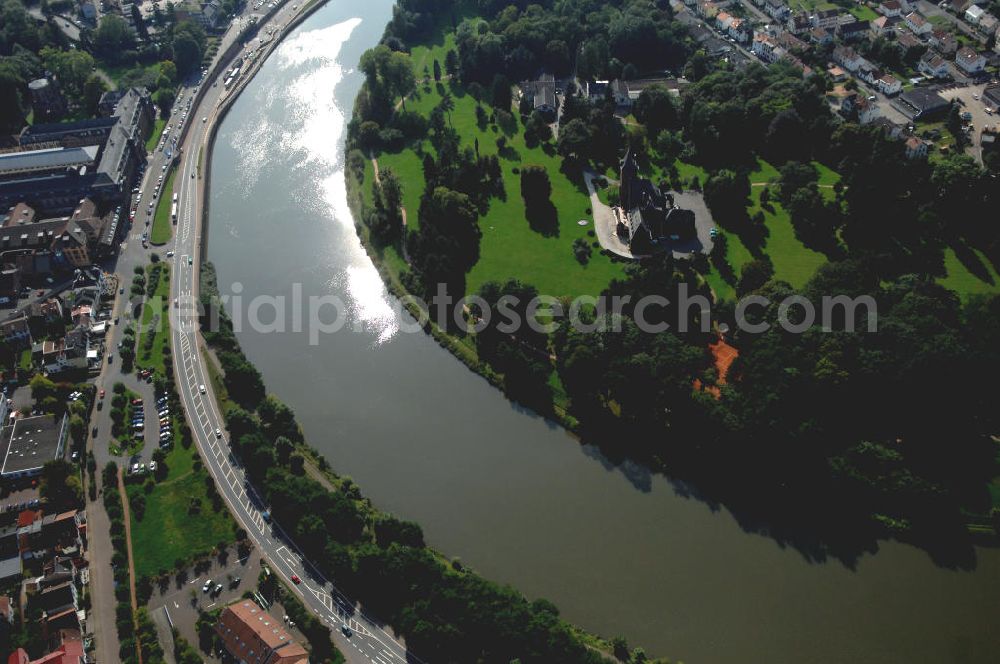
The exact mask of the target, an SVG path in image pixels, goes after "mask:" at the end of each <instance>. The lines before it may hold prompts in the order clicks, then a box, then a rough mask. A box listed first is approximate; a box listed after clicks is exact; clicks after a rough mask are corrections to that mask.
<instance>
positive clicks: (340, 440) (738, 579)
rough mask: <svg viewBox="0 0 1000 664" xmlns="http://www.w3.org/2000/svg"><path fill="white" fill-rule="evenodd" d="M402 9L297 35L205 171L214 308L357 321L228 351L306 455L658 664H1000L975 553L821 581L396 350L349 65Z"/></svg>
mask: <svg viewBox="0 0 1000 664" xmlns="http://www.w3.org/2000/svg"><path fill="white" fill-rule="evenodd" d="M390 10H391V4H390V2H389V1H388V0H369V1H366V2H364V3H361V2H357V1H356V0H352V1H351V2H331V3H329V4H328V5H327V6H326V7H324V8H322V9H320V10H319V11H318V12H317V13H315V14H314V15H313V16H311V17H310V18H309V19H308V20H306V21H305V22H304V24H303V25H301V26H300V27H299V28H298V29H297V30H296V31H295V32H294V34H292V35H291V36H290V37H289V38H287V40H286V41H285V42H284V43H283V44H282V45H281V46H280V47H279V48H278V49H277V51H276V52H275V53H274V55H273V56H272V57H271V59H270V60H269V61H268V62H267V63H265V65H264V67H263V68H262V70H261V72H260V73H259V74H258V75H257V77H256V79H255V80H254V81H253V82H252V83H251V84H250V85H249V87H248V88H247V90H246V91H245V92H244V94H243V95H242V97H241V98H240V99H239V100H238V101H237V102H236V104H235V105H234V107H233V109H232V111H231V112H230V113H229V115H228V116H227V118H226V119H225V121H224V122H223V124H222V126H221V128H220V131H219V134H218V139H217V142H216V147H215V152H214V157H213V161H212V171H211V177H212V189H211V199H210V203H211V219H210V221H209V230H208V233H209V238H208V257H209V259H210V260H212V261H213V262H214V263H215V265H216V266H217V269H218V275H219V280H220V288H221V290H222V292H223V293H229V292H233V290H234V289H233V286H234V284H238V286H237V288H236V290H240V289H241V294H242V296H243V297H245V298H249V297H250V296H252V295H259V294H267V295H279V296H289V297H290V296H292V294H293V292H294V290H293V288H298V286H296V287H293V284H300V285H301V286H300V287H301V292H302V293H303V294H304V296H305V297H309V296H310V295H313V296H316V295H337V296H338V297H340V298H342V299H343V301H344V302H345V303H346V305H347V311H346V319H347V321H348V324H347V325H346V326H345V327H344V328H343V329H342V330H340V331H339V332H337V333H334V334H326V335H321V337H320V338H319V341H318V343H317V344H316V345H311V344H310V340H309V336H308V334H307V332H295V331H292V330H291V325H290V324H289V325H288V326H287V327H288V328H289V331H286V332H285V333H268V332H265V331H251V330H249V329H244V330H243V331H240V332H239V335H238V336H239V339H240V342H241V343H242V345H243V348H244V350H245V351H246V353H247V355H248V356H249V357H250V359H251V360H252V361H253V362H254V363H256V364H257V366H258V367H259V368H260V370H261V371H262V373H263V375H264V378H265V380H266V382H267V384H268V387H269V389H270V390H271V391H273V392H274V393H276V394H277V395H279V396H280V397H281V398H282V399H283V400H284V401H286V402H287V403H288V404H290V405H291V406H292V407H293V408H294V409H295V411H296V413H297V415H298V417H299V420H300V422H301V423H302V425H303V427H304V429H305V432H306V434H307V437H308V439H309V442H310V443H311V444H312V445H313V446H314V447H316V448H317V449H319V450H320V451H321V452H322V453H323V454H324V455H325V456H326V457H327V459H328V460H329V461H330V462H331V464H332V465H333V466H334V467H335V468H336V469H337V471H338V472H340V473H341V474H345V475H349V476H351V477H353V478H354V479H355V480H356V481H357V482H358V484H359V485H360V486H361V488H362V490H363V491H364V492H365V494H366V495H368V496H370V497H371V498H372V500H373V501H374V502H375V503H376V504H377V505H378V506H380V507H382V508H384V509H386V510H389V511H391V512H394V513H395V514H397V515H399V516H401V517H404V518H407V519H412V520H414V521H417V522H419V523H420V524H421V525H422V526H423V528H424V532H425V534H426V537H427V540H428V542H429V543H430V544H431V545H432V546H434V547H435V548H437V549H438V550H440V551H442V552H444V553H446V554H447V555H449V556H452V557H459V558H461V559H462V561H463V562H464V563H465V564H467V565H471V566H472V567H474V568H475V569H477V570H478V571H480V572H481V573H483V574H484V575H485V576H487V577H489V578H492V579H494V580H497V581H502V582H507V583H510V584H512V585H513V586H515V587H516V588H518V589H519V590H521V591H522V592H524V593H525V594H526V595H528V596H529V597H546V598H548V599H551V600H552V601H554V602H555V603H556V604H557V605H558V606H559V607H560V609H561V610H562V612H563V615H564V616H565V617H566V618H567V619H569V620H570V621H572V622H574V623H577V624H579V625H581V626H583V627H585V628H587V629H589V630H592V631H594V632H596V633H599V634H602V635H606V636H614V635H617V634H621V635H624V636H626V637H627V638H628V639H629V641H630V643H632V644H636V645H641V646H643V647H644V648H645V649H646V650H647V652H650V653H652V654H656V655H663V656H669V657H671V658H674V659H680V660H683V661H685V662H688V663H689V664H690V663H706V662H713V663H716V662H718V663H734V664H735V663H737V662H738V663H741V664H743V663H745V662H817V663H825V662H831V663H832V662H848V661H849V662H908V663H909V664H915V663H917V662H928V663H930V662H934V663H939V662H997V661H1000V551H997V550H990V549H979V550H977V551H976V556H977V561H978V564H977V566H976V569H975V571H974V572H958V571H952V570H948V569H943V568H940V567H937V566H935V565H934V563H933V562H932V561H931V560H930V558H929V557H928V555H927V554H926V553H924V552H922V551H920V550H918V549H916V548H913V547H910V546H906V545H902V544H896V543H882V545H881V546H880V549H879V551H878V553H876V554H874V555H865V556H863V557H862V558H861V559H860V560H859V561H858V563H857V564H856V565H855V566H854V569H849V568H847V567H845V566H844V565H842V564H841V563H838V562H825V563H815V562H809V561H808V560H806V558H805V557H803V556H802V555H801V554H800V553H799V552H797V551H795V550H793V549H789V548H783V547H781V546H779V544H777V543H776V542H775V541H774V540H772V539H770V538H768V537H766V536H761V535H756V534H750V533H747V532H745V531H744V530H743V529H742V528H741V527H740V525H739V524H738V523H737V522H736V520H735V519H734V518H733V516H732V515H731V514H729V513H728V512H727V511H726V510H724V509H721V510H713V509H712V508H711V507H710V506H708V505H706V504H705V503H703V502H700V501H698V500H696V499H692V498H686V497H684V495H683V492H681V491H679V490H677V489H676V488H675V486H674V485H673V484H671V482H669V481H668V480H666V479H664V478H661V477H658V476H652V477H649V476H647V475H646V474H645V473H644V472H642V470H641V469H639V468H634V467H630V466H628V465H626V466H624V467H623V466H618V465H615V464H611V463H609V462H608V461H607V460H606V459H604V458H603V457H602V455H601V454H600V453H599V452H598V451H597V450H596V449H594V448H592V447H589V446H584V445H580V444H579V443H578V442H577V441H576V440H574V439H573V438H572V437H570V436H569V435H567V434H566V432H564V431H563V430H562V429H560V428H559V427H558V426H555V425H553V424H551V423H549V422H547V421H545V420H544V419H541V418H539V417H537V416H534V415H533V414H531V413H528V412H525V411H524V410H523V409H520V408H518V407H516V406H514V405H512V404H511V403H510V402H508V401H507V400H506V399H505V398H504V397H503V396H502V395H501V394H500V393H499V392H498V391H496V390H494V389H493V388H492V387H490V386H489V385H488V384H487V383H486V382H485V381H484V380H482V379H481V378H479V377H477V376H476V375H474V374H473V373H471V372H469V371H468V370H467V369H466V368H465V367H464V366H463V365H462V364H460V363H459V362H458V361H456V360H455V359H454V358H452V357H451V356H450V355H449V354H448V353H447V352H445V351H444V350H442V349H440V348H439V347H438V346H437V345H436V344H435V343H434V341H433V340H432V339H430V338H429V337H426V336H425V335H423V334H412V333H405V332H404V331H402V330H401V329H400V323H401V321H400V318H399V316H398V314H397V313H396V312H395V311H394V307H393V306H392V304H391V300H390V298H389V297H388V296H387V294H386V292H385V289H384V287H383V286H382V283H381V281H380V279H379V276H378V274H377V272H376V271H375V269H374V267H373V266H372V264H371V262H370V261H369V260H368V258H367V256H366V255H365V252H364V250H363V249H362V247H361V245H360V244H359V242H358V240H357V238H356V236H355V232H354V226H353V221H352V219H351V214H350V211H349V210H348V207H347V202H346V196H345V189H344V177H343V157H344V154H343V145H342V144H343V138H344V132H345V123H346V119H347V118H348V117H349V115H350V109H351V108H352V104H353V99H354V96H355V95H356V93H357V91H358V88H359V86H360V84H361V80H362V77H361V75H360V74H359V72H358V71H357V70H356V63H357V62H358V59H359V57H360V55H361V53H362V52H363V51H364V50H365V49H366V48H369V47H371V46H372V45H374V44H375V43H376V42H377V40H378V38H379V37H380V35H381V34H382V31H383V28H384V26H385V23H386V21H387V20H388V19H389V17H390V14H391V11H390ZM365 186H370V185H369V184H367V183H366V185H365ZM261 311H262V313H261V318H262V319H263V320H269V319H270V314H269V313H268V312H269V311H270V309H269V308H268V307H266V306H265V307H263V308H262V310H261ZM418 654H419V653H418Z"/></svg>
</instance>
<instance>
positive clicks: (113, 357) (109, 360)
mask: <svg viewBox="0 0 1000 664" xmlns="http://www.w3.org/2000/svg"><path fill="white" fill-rule="evenodd" d="M114 360H115V354H114V353H108V364H111V363H112V362H114Z"/></svg>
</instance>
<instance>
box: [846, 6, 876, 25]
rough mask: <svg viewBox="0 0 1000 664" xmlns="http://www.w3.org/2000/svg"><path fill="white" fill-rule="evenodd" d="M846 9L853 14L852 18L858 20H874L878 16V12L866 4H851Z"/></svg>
mask: <svg viewBox="0 0 1000 664" xmlns="http://www.w3.org/2000/svg"><path fill="white" fill-rule="evenodd" d="M848 11H850V12H851V13H852V14H854V18H856V19H858V20H859V21H874V20H875V19H877V18H878V16H879V15H878V13H877V12H876V11H875V10H874V9H872V8H871V7H869V6H868V5H857V4H855V5H851V8H850V9H849V10H848Z"/></svg>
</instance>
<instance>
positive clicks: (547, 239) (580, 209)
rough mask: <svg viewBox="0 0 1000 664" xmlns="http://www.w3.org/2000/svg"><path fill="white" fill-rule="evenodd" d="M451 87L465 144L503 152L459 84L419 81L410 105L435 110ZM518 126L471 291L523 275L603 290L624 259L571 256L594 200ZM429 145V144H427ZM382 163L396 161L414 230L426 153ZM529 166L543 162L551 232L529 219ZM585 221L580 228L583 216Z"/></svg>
mask: <svg viewBox="0 0 1000 664" xmlns="http://www.w3.org/2000/svg"><path fill="white" fill-rule="evenodd" d="M445 90H448V91H449V92H450V94H451V95H452V97H453V99H454V101H455V110H454V111H452V112H451V118H450V122H451V124H452V126H453V127H454V128H455V130H456V131H457V132H458V134H459V136H461V137H462V138H463V141H464V142H465V144H466V145H469V146H470V147H471V146H473V145H474V143H475V141H477V140H478V142H479V150H480V153H481V154H497V152H498V148H497V138H498V137H499V136H501V135H503V131H502V130H501V129H499V128H498V127H495V126H489V125H487V126H485V127H480V126H479V125H478V124H477V120H476V112H475V109H476V101H475V100H474V99H473V98H472V97H471V96H470V95H468V94H466V93H465V91H464V90H462V89H461V88H459V87H452V86H451V85H450V84H449V83H448V82H442V83H440V84H435V83H434V82H433V81H431V82H429V83H428V84H427V85H424V86H421V87H420V90H419V94H418V95H417V97H416V98H413V99H409V100H408V101H407V104H406V107H407V109H409V110H413V111H417V112H420V113H422V114H425V115H426V114H429V113H430V111H431V109H432V108H434V106H436V105H437V103H438V102H439V101H440V99H441V92H443V91H445ZM515 124H516V127H515V128H514V130H513V131H511V132H510V134H508V135H506V139H507V148H506V149H505V150H504V153H503V156H502V158H501V160H500V162H501V167H502V169H503V177H504V187H505V190H506V200H500V199H497V198H494V199H492V201H491V202H490V209H489V211H488V212H487V213H486V215H484V216H483V217H482V218H481V219H480V221H479V225H480V228H481V229H482V233H483V238H482V242H481V244H480V258H479V262H478V263H477V264H476V265H475V266H474V267H473V268H472V270H471V271H470V273H469V276H468V284H467V290H468V292H470V293H472V292H475V291H476V290H477V289H478V288H479V286H481V285H482V284H483V283H484V282H486V281H490V280H493V281H504V280H507V279H510V278H517V279H520V280H522V281H524V282H526V283H529V284H532V285H534V286H535V287H536V288H538V290H539V292H541V293H545V294H548V295H553V296H557V297H558V296H562V295H579V294H593V295H596V294H598V293H600V291H601V290H603V289H604V288H605V287H606V286H607V285H608V283H609V282H610V281H611V279H613V278H615V277H618V276H621V275H622V274H623V265H622V264H620V263H612V262H611V260H610V258H608V257H605V256H602V255H600V254H599V253H598V252H597V251H596V250H595V251H594V253H593V255H592V257H591V259H590V262H589V263H588V264H587V265H581V264H580V263H579V262H577V260H576V259H575V258H574V256H573V250H572V245H573V241H574V240H575V239H576V238H580V237H582V238H585V239H587V241H588V242H594V241H595V240H594V238H591V237H589V236H588V235H587V231H588V229H592V224H591V223H590V222H592V217H591V214H590V212H589V207H590V199H589V198H588V196H587V194H586V192H585V190H584V189H582V183H581V184H580V186H578V185H577V184H575V183H574V182H572V181H570V179H569V178H568V177H567V176H566V175H564V174H563V173H562V172H561V171H560V167H561V165H562V160H561V159H560V158H559V157H558V156H556V155H555V154H554V152H553V154H552V155H549V154H546V152H545V150H544V149H543V148H542V147H541V146H536V147H533V148H529V147H528V146H527V145H526V144H525V141H524V134H523V127H522V126H521V123H520V120H519V119H517V118H516V117H515ZM424 149H425V150H431V149H432V148H431V147H430V145H429V143H426V142H425V143H424ZM378 160H379V168H385V167H390V168H392V169H393V170H394V171H395V172H396V173H397V174H398V175H399V176H400V178H401V180H402V182H403V205H404V207H405V208H406V213H407V222H408V226H409V228H410V229H411V230H413V229H415V228H416V227H417V218H416V217H417V211H418V206H419V201H420V196H421V194H422V193H423V188H424V178H423V168H422V161H421V158H420V157H419V156H418V155H417V153H416V152H414V151H413V150H405V151H403V152H402V153H396V154H382V155H379V157H378ZM529 164H535V165H539V166H542V167H544V168H545V170H546V171H547V172H548V174H549V179H550V181H551V184H552V197H551V200H552V204H553V205H554V206H555V208H556V210H557V211H558V219H557V222H556V223H555V224H554V225H553V228H552V229H551V230H550V231H549V232H547V233H546V234H542V233H541V232H538V231H536V230H534V229H532V228H531V226H530V225H529V224H528V222H527V220H526V218H525V210H524V202H523V201H522V199H521V185H520V175H518V174H515V173H514V169H515V168H517V169H520V168H521V167H523V166H525V165H529ZM581 219H583V220H587V221H588V225H587V226H579V225H578V224H577V222H578V221H579V220H581Z"/></svg>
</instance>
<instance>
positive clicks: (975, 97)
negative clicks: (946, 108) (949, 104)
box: [941, 83, 1000, 159]
mask: <svg viewBox="0 0 1000 664" xmlns="http://www.w3.org/2000/svg"><path fill="white" fill-rule="evenodd" d="M985 87H986V84H984V83H983V84H979V85H970V86H966V87H955V88H950V89H946V90H942V91H941V96H942V97H944V98H945V99H948V100H958V103H959V104H960V105H961V107H962V108H961V112H962V113H963V114H964V113H968V116H967V118H969V119H966V122H968V123H969V124H971V125H972V131H971V132H969V134H968V135H969V139H970V141H971V142H972V152H973V154H974V155H975V157H976V159H981V157H982V153H981V149H980V146H979V137H980V135H981V134H982V133H983V129H984V128H985V127H994V128H996V127H997V126H998V125H1000V116H998V115H997V113H996V110H997V109H995V108H993V107H992V106H990V105H988V104H987V103H986V102H984V101H983V96H982V95H983V89H984V88H985ZM987 110H988V111H989V112H987Z"/></svg>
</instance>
